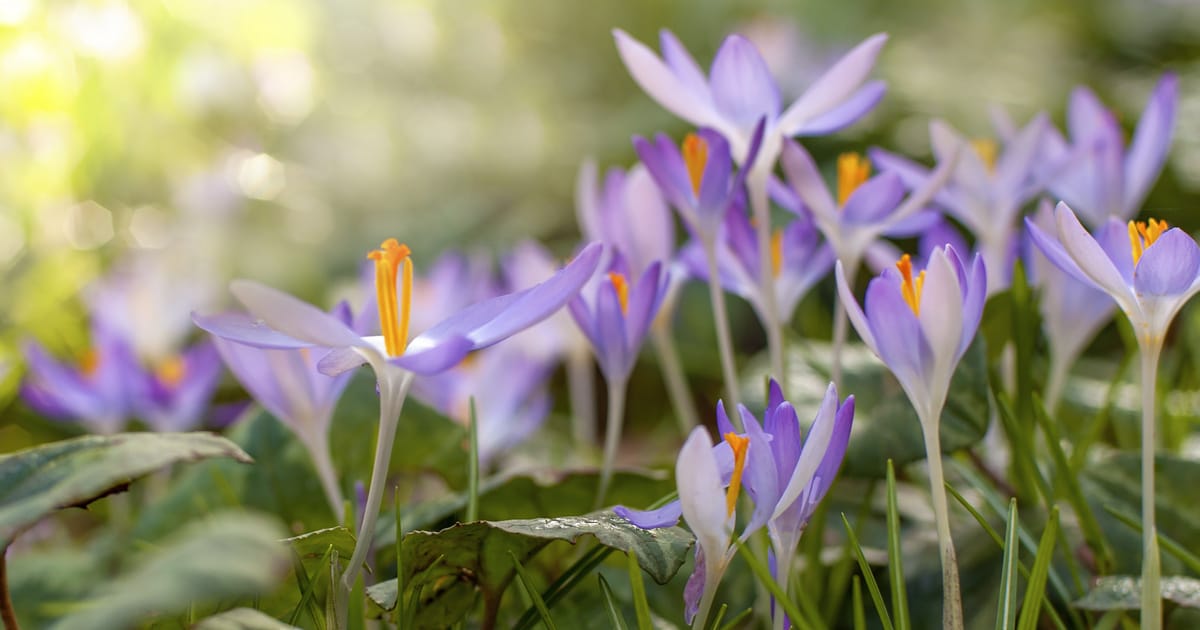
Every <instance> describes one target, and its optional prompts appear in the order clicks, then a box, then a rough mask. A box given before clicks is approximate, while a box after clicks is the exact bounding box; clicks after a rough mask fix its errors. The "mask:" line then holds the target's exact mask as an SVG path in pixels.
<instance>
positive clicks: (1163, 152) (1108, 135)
mask: <svg viewBox="0 0 1200 630" xmlns="http://www.w3.org/2000/svg"><path fill="white" fill-rule="evenodd" d="M1178 100H1179V77H1177V76H1176V75H1175V74H1174V73H1170V72H1168V73H1166V74H1164V75H1163V76H1162V78H1161V79H1159V81H1158V84H1157V85H1155V87H1154V91H1153V92H1151V94H1150V98H1149V100H1148V101H1147V103H1146V108H1145V109H1144V110H1143V112H1142V118H1141V120H1139V121H1138V125H1137V129H1135V130H1134V132H1133V140H1132V141H1130V143H1129V146H1128V148H1127V147H1126V146H1125V140H1124V132H1123V131H1122V129H1121V125H1120V124H1119V123H1118V122H1117V117H1116V115H1115V114H1113V113H1112V112H1111V111H1109V110H1108V109H1107V108H1106V107H1104V104H1103V103H1101V102H1100V99H1098V98H1096V95H1095V94H1094V93H1093V92H1092V91H1091V90H1089V89H1087V88H1085V87H1078V88H1075V91H1073V92H1072V93H1071V101H1070V105H1069V106H1068V108H1067V128H1068V130H1069V132H1070V138H1071V139H1070V142H1069V143H1068V142H1067V140H1065V139H1064V138H1063V136H1062V135H1061V134H1060V133H1059V132H1058V130H1056V129H1053V128H1051V129H1049V130H1048V132H1047V134H1046V147H1045V159H1046V161H1047V162H1048V163H1049V165H1050V168H1049V169H1048V172H1047V177H1046V183H1047V185H1048V186H1049V188H1050V191H1051V192H1052V193H1054V195H1055V196H1057V197H1058V198H1060V199H1062V200H1063V201H1065V202H1066V203H1067V204H1068V205H1070V206H1071V207H1072V208H1073V209H1075V210H1076V211H1077V212H1078V213H1079V214H1078V216H1079V218H1080V219H1082V220H1083V222H1084V223H1086V224H1087V225H1089V226H1092V227H1099V226H1100V225H1102V224H1103V223H1104V222H1105V221H1106V220H1107V219H1108V218H1109V217H1116V218H1117V219H1121V220H1128V219H1131V218H1133V217H1134V216H1135V215H1136V214H1137V213H1138V209H1139V208H1141V206H1142V201H1143V200H1145V198H1146V195H1147V193H1149V192H1150V186H1151V185H1152V184H1153V183H1154V180H1156V179H1157V178H1158V174H1159V172H1160V171H1161V170H1162V167H1163V164H1164V163H1165V162H1166V159H1167V151H1168V149H1169V148H1170V145H1171V136H1172V134H1173V132H1174V128H1175V110H1176V107H1177V103H1178Z"/></svg>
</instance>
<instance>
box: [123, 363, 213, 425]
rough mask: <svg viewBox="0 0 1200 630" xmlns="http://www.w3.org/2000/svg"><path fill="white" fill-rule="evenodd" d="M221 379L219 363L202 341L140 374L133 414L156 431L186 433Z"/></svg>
mask: <svg viewBox="0 0 1200 630" xmlns="http://www.w3.org/2000/svg"><path fill="white" fill-rule="evenodd" d="M220 379H221V359H220V357H219V356H218V355H217V351H216V349H215V348H214V347H213V346H212V344H210V343H208V342H206V341H202V342H200V343H197V344H195V345H193V346H191V347H190V348H188V349H187V350H185V351H184V352H183V353H181V354H179V355H176V356H173V357H170V358H168V359H166V360H165V361H160V362H159V363H158V364H157V365H155V366H154V368H153V369H150V370H143V371H142V374H141V379H139V382H138V385H139V386H138V387H137V388H136V389H135V391H134V400H133V405H134V411H135V413H136V414H137V416H138V417H139V418H141V419H142V420H143V421H145V423H146V424H148V425H149V426H150V427H152V428H153V429H154V430H155V431H187V430H189V429H192V428H193V427H195V426H196V425H197V424H199V423H200V420H201V419H202V418H203V416H204V413H205V412H206V411H207V410H208V404H209V402H210V401H211V400H212V395H213V392H214V391H216V389H217V383H218V382H219V381H220Z"/></svg>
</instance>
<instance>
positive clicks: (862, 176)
mask: <svg viewBox="0 0 1200 630" xmlns="http://www.w3.org/2000/svg"><path fill="white" fill-rule="evenodd" d="M870 176H871V163H870V162H869V161H867V160H866V159H864V158H863V156H861V155H859V154H857V153H853V152H851V153H843V154H841V155H839V156H838V160H837V185H838V186H837V187H838V206H845V205H846V201H847V200H849V199H850V195H853V194H854V191H856V190H858V187H859V186H862V185H863V182H865V181H867V178H869V177H870Z"/></svg>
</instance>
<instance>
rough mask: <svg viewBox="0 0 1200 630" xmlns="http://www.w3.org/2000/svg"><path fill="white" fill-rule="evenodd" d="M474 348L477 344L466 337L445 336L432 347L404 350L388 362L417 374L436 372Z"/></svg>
mask: <svg viewBox="0 0 1200 630" xmlns="http://www.w3.org/2000/svg"><path fill="white" fill-rule="evenodd" d="M476 349H478V345H477V344H476V343H475V342H473V341H472V340H471V339H468V338H467V337H447V338H444V339H441V340H440V341H439V342H438V345H436V346H434V347H431V348H427V349H424V350H421V351H419V352H405V353H404V354H402V355H400V356H398V357H394V358H391V359H388V363H391V364H392V365H396V366H399V367H402V368H404V369H406V370H408V371H410V372H416V373H417V374H436V373H438V372H441V371H443V370H447V369H449V368H452V367H454V366H455V365H458V364H459V363H461V362H462V360H463V359H465V358H467V355H468V354H470V353H471V351H472V350H476Z"/></svg>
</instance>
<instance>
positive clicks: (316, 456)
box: [305, 440, 345, 520]
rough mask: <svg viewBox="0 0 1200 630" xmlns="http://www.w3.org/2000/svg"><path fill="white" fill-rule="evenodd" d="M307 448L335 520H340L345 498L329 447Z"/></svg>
mask: <svg viewBox="0 0 1200 630" xmlns="http://www.w3.org/2000/svg"><path fill="white" fill-rule="evenodd" d="M326 441H328V440H326ZM305 446H306V447H307V448H308V454H309V457H312V461H313V467H314V468H316V470H317V478H318V479H320V481H321V488H322V489H323V490H324V491H325V498H326V499H327V500H328V501H329V508H330V509H331V510H332V511H333V518H334V519H337V520H340V519H341V518H342V511H343V510H344V509H345V505H344V503H345V498H344V497H343V496H342V489H341V487H339V486H338V479H337V472H336V471H335V470H334V469H333V461H332V460H331V458H330V456H329V446H328V445H327V444H326V445H317V444H305Z"/></svg>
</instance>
